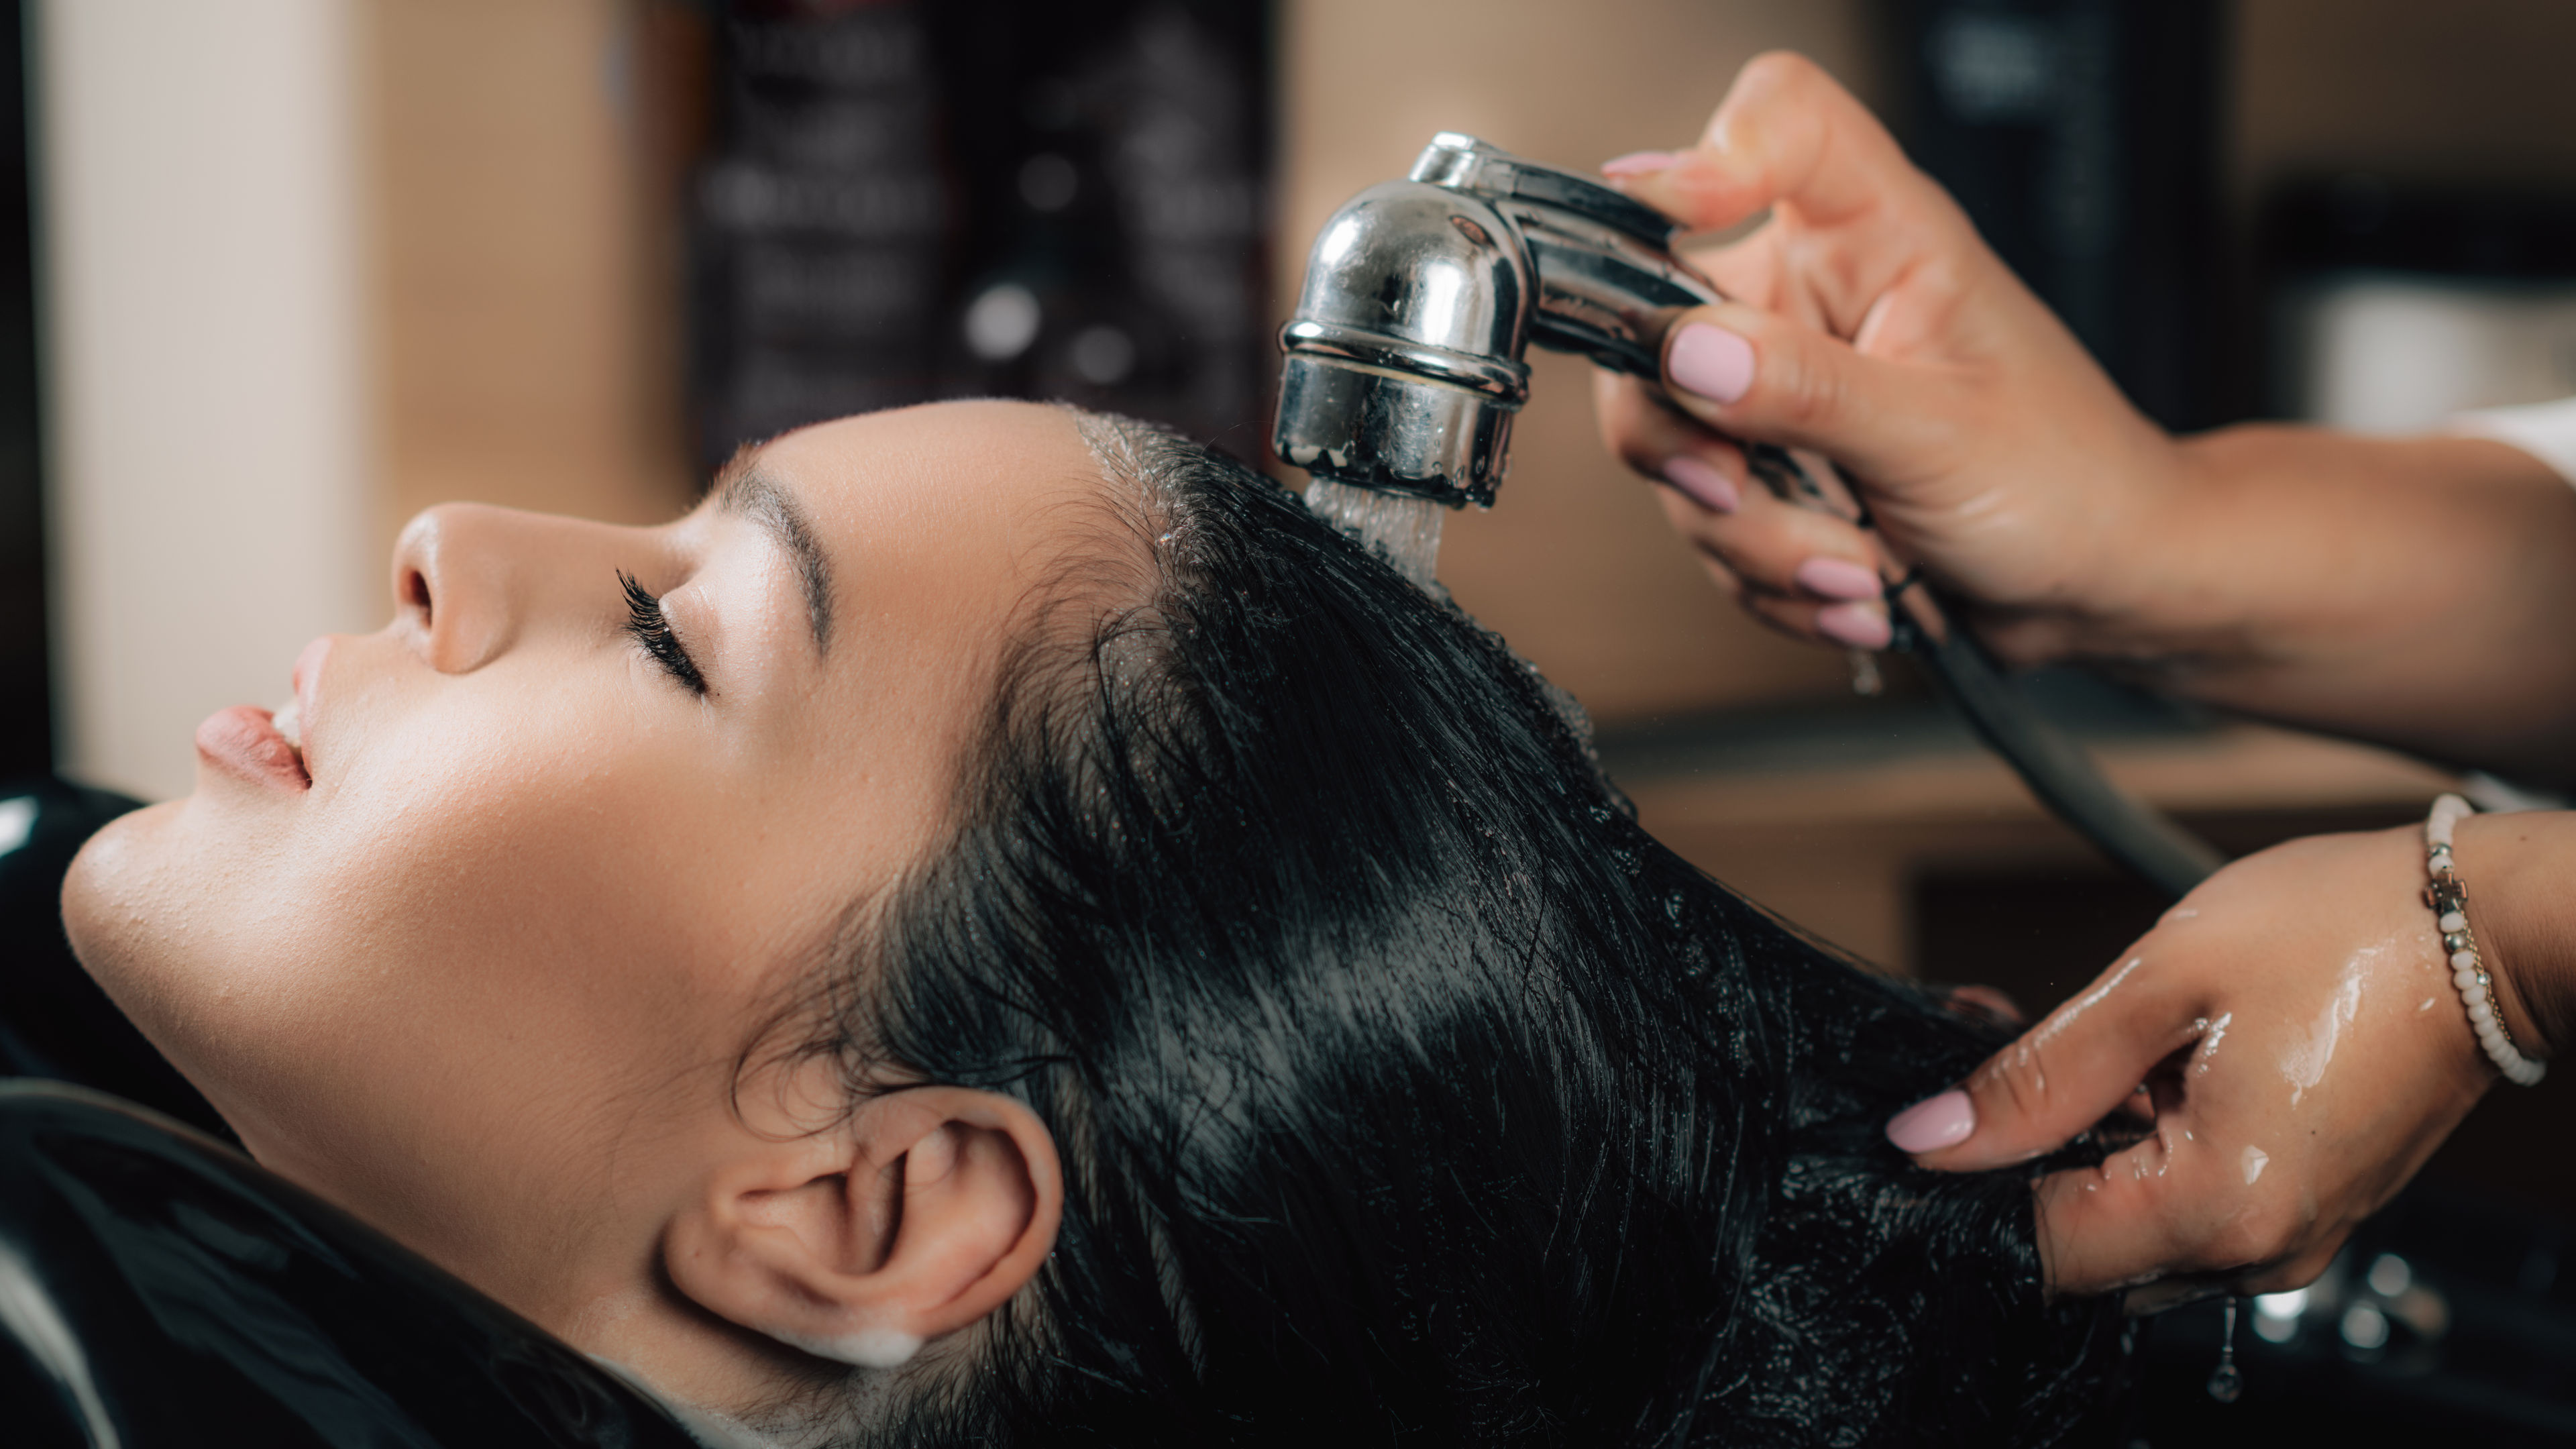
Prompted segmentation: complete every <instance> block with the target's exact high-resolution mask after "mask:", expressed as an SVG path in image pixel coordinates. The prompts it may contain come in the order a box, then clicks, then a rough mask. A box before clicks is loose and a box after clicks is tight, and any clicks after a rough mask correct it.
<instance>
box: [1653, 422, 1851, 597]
mask: <svg viewBox="0 0 2576 1449" xmlns="http://www.w3.org/2000/svg"><path fill="white" fill-rule="evenodd" d="M1664 481H1665V482H1667V483H1670V484H1671V485H1673V486H1674V487H1675V488H1678V489H1680V490H1681V492H1682V495H1683V496H1684V497H1686V498H1688V499H1690V500H1691V501H1692V502H1694V503H1697V504H1698V505H1699V506H1700V507H1702V508H1705V509H1707V510H1709V511H1710V512H1712V513H1733V512H1734V511H1735V510H1736V508H1737V507H1738V506H1739V505H1741V504H1742V503H1743V502H1744V497H1743V495H1742V494H1739V493H1737V492H1736V491H1735V480H1733V479H1731V478H1729V477H1727V476H1726V475H1725V474H1723V473H1721V472H1719V471H1717V469H1716V468H1715V467H1713V466H1711V465H1710V464H1708V463H1706V462H1703V461H1702V460H1700V459H1698V458H1694V457H1692V456H1691V455H1689V454H1688V453H1684V454H1682V455H1681V456H1679V457H1677V458H1668V459H1666V460H1665V461H1664ZM1873 592H1875V590H1873Z"/></svg>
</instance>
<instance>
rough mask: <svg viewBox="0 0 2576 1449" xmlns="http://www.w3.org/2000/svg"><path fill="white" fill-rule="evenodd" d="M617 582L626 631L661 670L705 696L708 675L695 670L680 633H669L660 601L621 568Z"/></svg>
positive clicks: (693, 691) (684, 686)
mask: <svg viewBox="0 0 2576 1449" xmlns="http://www.w3.org/2000/svg"><path fill="white" fill-rule="evenodd" d="M617 581H618V582H619V583H620V584H623V585H625V586H626V632H627V633H628V634H630V635H633V636H634V639H635V642H636V643H637V644H640V645H642V646H643V648H644V652H645V653H647V654H650V655H652V656H653V662H655V663H657V664H659V665H661V666H662V670H663V672H664V673H666V674H668V675H670V676H671V677H672V678H673V679H676V680H678V681H679V682H680V685H681V687H682V688H684V689H686V690H688V691H689V692H690V693H691V694H694V695H697V696H699V697H700V698H704V697H705V695H706V692H707V677H706V676H705V675H703V674H700V673H699V672H698V665H697V661H695V660H693V659H691V658H690V657H689V651H688V649H687V648H686V647H684V646H683V645H682V644H681V643H680V636H679V635H677V634H674V633H672V632H671V620H670V618H669V616H667V615H665V614H664V613H663V612H662V601H661V600H660V599H658V598H655V597H654V596H653V595H651V594H648V593H646V592H645V591H644V586H643V585H642V584H639V583H637V582H635V576H634V575H633V574H630V573H628V572H626V571H625V570H624V569H619V570H618V571H617Z"/></svg>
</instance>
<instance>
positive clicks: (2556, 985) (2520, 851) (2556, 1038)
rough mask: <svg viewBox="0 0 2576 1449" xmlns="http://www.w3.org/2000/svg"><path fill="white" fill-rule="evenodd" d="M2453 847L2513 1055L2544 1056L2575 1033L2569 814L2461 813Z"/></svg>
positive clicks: (2574, 839)
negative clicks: (2515, 1052)
mask: <svg viewBox="0 0 2576 1449" xmlns="http://www.w3.org/2000/svg"><path fill="white" fill-rule="evenodd" d="M2454 840H2455V845H2454V848H2453V854H2454V856H2455V858H2456V859H2457V860H2458V862H2459V871H2460V877H2461V879H2462V880H2464V881H2466V882H2467V883H2468V889H2469V898H2468V899H2469V906H2468V909H2469V925H2470V929H2471V930H2473V931H2474V932H2476V934H2477V939H2478V946H2479V955H2480V957H2481V958H2482V960H2483V961H2484V963H2485V965H2486V968H2487V974H2488V975H2489V976H2490V977H2491V978H2492V979H2493V980H2494V982H2495V993H2494V994H2495V1002H2496V1010H2497V1014H2498V1015H2499V1016H2500V1017H2502V1018H2503V1021H2504V1026H2505V1030H2506V1032H2507V1033H2508V1034H2510V1035H2511V1036H2512V1038H2513V1040H2514V1042H2515V1043H2516V1044H2517V1045H2518V1046H2519V1047H2520V1048H2521V1049H2522V1053H2523V1055H2525V1056H2527V1057H2530V1058H2532V1059H2534V1060H2535V1061H2543V1060H2547V1059H2549V1058H2551V1057H2554V1056H2556V1055H2558V1053H2559V1050H2560V1047H2561V1045H2562V1044H2563V1043H2565V1042H2566V1041H2567V1040H2568V1035H2569V1032H2570V1030H2571V1028H2576V900H2571V899H2570V894H2571V893H2570V892H2569V891H2568V889H2567V888H2566V883H2567V882H2569V881H2571V880H2576V812H2571V811H2564V810H2545V811H2544V810H2534V811H2523V812H2517V813H2515V814H2511V815H2477V816H2471V817H2470V818H2469V819H2466V820H2463V821H2461V822H2460V826H2459V830H2458V832H2457V834H2456V836H2455V837H2454Z"/></svg>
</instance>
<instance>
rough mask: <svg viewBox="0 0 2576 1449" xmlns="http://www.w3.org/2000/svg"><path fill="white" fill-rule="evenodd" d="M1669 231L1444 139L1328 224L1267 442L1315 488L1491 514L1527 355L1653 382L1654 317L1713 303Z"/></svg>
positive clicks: (1624, 207) (1288, 344) (1557, 177)
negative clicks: (1573, 356)
mask: <svg viewBox="0 0 2576 1449" xmlns="http://www.w3.org/2000/svg"><path fill="white" fill-rule="evenodd" d="M1673 232H1674V226H1673V223H1672V222H1671V221H1670V220H1668V219H1666V218H1665V217H1664V216H1663V215H1662V214H1661V213H1659V212H1656V211H1654V210H1653V209H1651V208H1649V207H1646V206H1643V205H1640V204H1639V203H1637V202H1635V201H1631V200H1630V199H1628V198H1627V197H1625V196H1623V195H1621V194H1620V193H1618V192H1616V191H1613V190H1611V189H1610V188H1609V187H1606V186H1603V185H1602V184H1601V183H1599V182H1598V181H1595V180H1593V179H1592V178H1590V177H1587V176H1582V175H1578V174H1576V173H1574V172H1571V171H1564V170H1560V169H1558V168H1556V167H1553V166H1543V165H1540V164H1539V163H1537V162H1534V161H1526V160H1523V159H1521V158H1520V157H1517V156H1513V155H1510V154H1509V153H1507V152H1503V151H1499V150H1496V149H1495V148H1493V147H1491V146H1488V145H1486V144H1485V143H1484V142H1482V141H1479V140H1477V139H1476V138H1475V137H1473V136H1462V135H1457V134H1455V133H1448V132H1444V133H1442V134H1441V135H1439V136H1436V137H1434V138H1432V142H1431V145H1430V146H1429V147H1428V148H1426V149H1425V150H1424V151H1423V153H1422V155H1421V157H1420V158H1419V159H1418V160H1416V161H1415V162H1414V163H1413V171H1412V174H1411V175H1410V176H1409V177H1408V178H1407V179H1405V180H1402V181H1389V182H1385V183H1383V184H1381V185H1377V186H1372V187H1370V188H1369V189H1368V190H1366V191H1363V192H1361V193H1360V194H1359V195H1357V196H1355V197H1353V198H1351V200H1350V202H1349V204H1348V205H1346V206H1344V207H1343V208H1342V209H1341V210H1340V211H1338V212H1336V213H1334V215H1333V218H1332V220H1331V221H1329V222H1327V223H1326V224H1325V226H1324V230H1323V232H1322V234H1321V235H1319V236H1318V237H1317V238H1316V240H1315V248H1314V251H1313V252H1312V254H1311V255H1310V256H1309V258H1308V260H1307V264H1306V285H1305V290H1304V291H1303V293H1302V294H1301V295H1300V296H1299V298H1298V303H1297V313H1296V316H1295V317H1294V318H1293V319H1292V320H1291V321H1290V322H1289V323H1288V325H1287V326H1286V327H1285V328H1283V329H1282V330H1281V332H1280V336H1279V343H1280V347H1281V348H1282V349H1283V350H1284V351H1285V352H1286V353H1287V361H1286V365H1285V368H1284V370H1283V372H1282V375H1281V378H1280V387H1279V419H1278V427H1277V431H1276V434H1275V442H1276V446H1277V448H1278V451H1279V456H1280V457H1282V458H1284V459H1286V460H1287V461H1288V462H1289V463H1291V464H1293V465H1295V466H1296V467H1299V468H1304V469H1306V470H1307V471H1309V472H1311V473H1313V474H1314V475H1315V476H1316V477H1318V478H1322V479H1329V480H1332V481H1333V482H1336V483H1341V484H1345V485H1347V486H1350V487H1355V488H1363V489H1368V490H1371V491H1374V492H1379V493H1392V494H1400V495H1405V496H1410V497H1417V498H1428V499H1432V500H1434V501H1437V502H1439V503H1442V504H1446V505H1447V506H1449V507H1452V508H1457V507H1463V506H1465V505H1466V504H1470V503H1473V504H1476V505H1478V506H1480V507H1481V506H1486V505H1490V504H1491V503H1492V502H1493V501H1494V492H1495V489H1496V488H1497V487H1498V486H1499V485H1500V484H1501V482H1502V479H1503V474H1504V472H1505V470H1506V468H1507V467H1508V465H1509V462H1510V451H1511V430H1512V415H1513V414H1514V413H1517V412H1519V411H1520V408H1521V404H1522V403H1524V402H1526V401H1528V399H1529V368H1528V367H1527V366H1526V365H1524V364H1523V362H1522V361H1521V357H1522V353H1523V351H1524V350H1525V348H1526V346H1527V345H1528V344H1529V343H1532V342H1535V343H1537V344H1538V345H1539V346H1541V347H1547V348H1554V349H1556V350H1559V351H1566V352H1581V353H1585V354H1588V355H1589V356H1591V357H1592V358H1593V359H1594V360H1595V361H1597V362H1599V363H1601V364H1602V365H1604V366H1606V367H1613V368H1618V369H1620V370H1622V371H1625V372H1631V373H1635V374H1637V375H1638V376H1640V377H1646V378H1653V377H1655V376H1657V375H1658V366H1657V355H1656V351H1657V344H1658V341H1659V340H1660V338H1661V337H1662V335H1663V323H1664V319H1665V317H1666V316H1667V315H1669V313H1670V312H1671V311H1672V310H1673V309H1675V308H1680V307H1690V306H1696V305H1698V304H1700V303H1704V302H1713V301H1716V300H1718V292H1717V289H1716V288H1715V287H1713V286H1711V285H1710V284H1709V282H1708V280H1707V279H1706V278H1704V277H1702V276H1700V275H1699V274H1698V273H1697V272H1695V271H1692V270H1691V268H1690V267H1689V266H1688V265H1687V264H1686V263H1684V262H1682V261H1680V260H1679V259H1677V258H1675V257H1674V256H1673V255H1672V254H1671V252H1670V251H1669V250H1668V249H1667V248H1668V246H1669V244H1670V242H1671V240H1672V236H1673Z"/></svg>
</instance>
